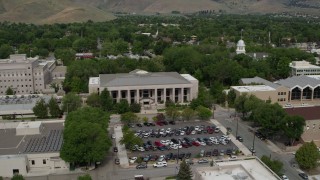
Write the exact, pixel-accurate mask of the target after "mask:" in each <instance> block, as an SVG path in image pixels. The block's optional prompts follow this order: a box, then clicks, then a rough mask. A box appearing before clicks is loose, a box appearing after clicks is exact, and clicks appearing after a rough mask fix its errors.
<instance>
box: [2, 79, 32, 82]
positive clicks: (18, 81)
mask: <svg viewBox="0 0 320 180" xmlns="http://www.w3.org/2000/svg"><path fill="white" fill-rule="evenodd" d="M22 81H23V79H21V82H22ZM25 81H28V79H25ZM29 81H31V79H29ZM0 82H2V80H0ZM3 82H14V80H12V81H11V80H3ZM17 82H19V79H17Z"/></svg>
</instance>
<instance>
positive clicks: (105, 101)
mask: <svg viewBox="0 0 320 180" xmlns="http://www.w3.org/2000/svg"><path fill="white" fill-rule="evenodd" d="M100 101H101V107H102V109H103V110H104V111H111V110H112V109H113V102H112V98H111V97H110V93H109V91H108V89H107V88H105V89H104V90H103V91H102V92H101V94H100Z"/></svg>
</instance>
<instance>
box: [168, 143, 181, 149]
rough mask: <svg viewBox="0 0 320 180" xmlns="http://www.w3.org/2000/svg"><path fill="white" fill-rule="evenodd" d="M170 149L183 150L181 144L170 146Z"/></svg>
mask: <svg viewBox="0 0 320 180" xmlns="http://www.w3.org/2000/svg"><path fill="white" fill-rule="evenodd" d="M170 148H171V149H178V148H179V149H181V148H182V146H181V145H180V144H179V145H178V144H172V145H171V146H170Z"/></svg>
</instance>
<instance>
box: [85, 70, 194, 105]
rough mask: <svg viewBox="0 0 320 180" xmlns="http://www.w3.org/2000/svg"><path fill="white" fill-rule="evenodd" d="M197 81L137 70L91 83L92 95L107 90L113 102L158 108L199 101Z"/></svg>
mask: <svg viewBox="0 0 320 180" xmlns="http://www.w3.org/2000/svg"><path fill="white" fill-rule="evenodd" d="M198 84H199V82H198V80H197V79H196V78H194V77H193V76H191V75H190V74H179V73H177V72H147V71H144V70H139V69H136V70H134V71H131V72H130V73H119V74H100V75H99V77H91V78H90V80H89V93H101V91H103V90H104V89H105V88H107V89H108V91H109V92H110V95H111V97H112V98H113V101H114V102H119V101H120V100H121V99H126V100H127V101H128V102H129V104H131V103H139V104H141V105H145V106H150V107H153V106H155V108H158V106H157V105H163V104H164V103H165V102H166V101H168V100H171V101H173V102H175V103H181V104H184V103H189V102H190V101H191V100H192V99H194V98H197V97H198Z"/></svg>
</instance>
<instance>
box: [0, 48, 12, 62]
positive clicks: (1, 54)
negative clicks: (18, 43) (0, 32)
mask: <svg viewBox="0 0 320 180" xmlns="http://www.w3.org/2000/svg"><path fill="white" fill-rule="evenodd" d="M12 53H13V49H12V47H11V46H10V45H8V44H2V45H1V46H0V59H5V58H8V57H9V55H10V54H12Z"/></svg>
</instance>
